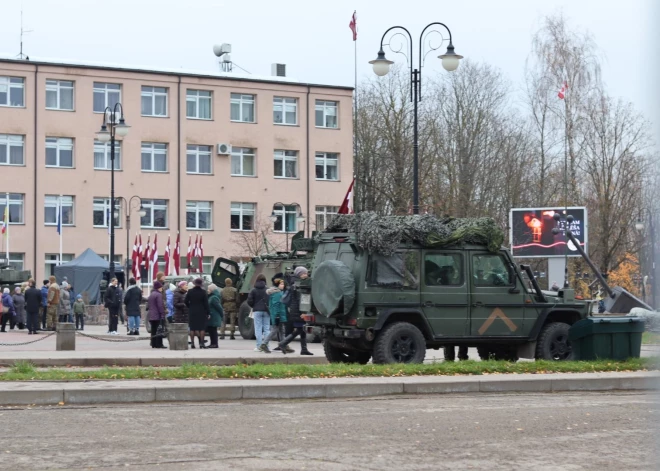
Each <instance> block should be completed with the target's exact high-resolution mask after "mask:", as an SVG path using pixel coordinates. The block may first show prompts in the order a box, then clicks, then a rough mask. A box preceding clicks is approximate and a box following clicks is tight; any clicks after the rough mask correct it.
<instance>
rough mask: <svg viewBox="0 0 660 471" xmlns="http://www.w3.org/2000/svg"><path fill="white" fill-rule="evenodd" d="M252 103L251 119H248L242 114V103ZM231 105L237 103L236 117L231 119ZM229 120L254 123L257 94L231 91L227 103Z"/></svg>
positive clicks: (255, 120) (255, 119)
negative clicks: (237, 116) (237, 115)
mask: <svg viewBox="0 0 660 471" xmlns="http://www.w3.org/2000/svg"><path fill="white" fill-rule="evenodd" d="M250 104H251V105H252V117H253V120H252V121H248V120H246V119H245V117H244V116H243V105H250ZM232 105H238V110H239V111H238V114H239V118H238V119H232V117H231V107H232ZM229 120H230V121H231V122H232V123H256V122H257V96H256V95H253V94H250V93H232V94H231V96H230V103H229Z"/></svg>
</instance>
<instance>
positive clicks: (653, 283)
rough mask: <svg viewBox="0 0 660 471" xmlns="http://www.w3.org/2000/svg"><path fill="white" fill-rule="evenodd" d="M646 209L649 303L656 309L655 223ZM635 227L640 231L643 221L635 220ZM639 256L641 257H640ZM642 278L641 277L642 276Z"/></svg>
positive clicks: (649, 211)
mask: <svg viewBox="0 0 660 471" xmlns="http://www.w3.org/2000/svg"><path fill="white" fill-rule="evenodd" d="M646 211H647V212H648V216H649V236H650V238H651V253H650V255H651V303H652V305H653V309H657V308H658V306H657V304H656V299H657V298H656V296H657V294H656V291H657V283H658V278H657V277H656V270H655V225H654V224H653V213H652V212H651V210H650V209H649V208H646ZM635 229H637V231H639V232H640V233H641V232H642V231H643V230H644V222H643V221H642V219H641V218H639V219H638V220H637V223H636V224H635ZM640 258H641V257H640ZM641 263H642V262H641V260H640V267H641ZM642 279H643V277H642Z"/></svg>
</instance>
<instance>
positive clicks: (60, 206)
mask: <svg viewBox="0 0 660 471" xmlns="http://www.w3.org/2000/svg"><path fill="white" fill-rule="evenodd" d="M58 211H59V214H58V218H59V222H60V263H59V265H62V232H64V224H62V195H60V204H59V207H58Z"/></svg>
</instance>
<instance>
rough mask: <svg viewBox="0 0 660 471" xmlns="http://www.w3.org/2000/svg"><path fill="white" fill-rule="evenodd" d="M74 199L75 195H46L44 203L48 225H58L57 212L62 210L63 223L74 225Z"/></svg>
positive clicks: (45, 220)
mask: <svg viewBox="0 0 660 471" xmlns="http://www.w3.org/2000/svg"><path fill="white" fill-rule="evenodd" d="M73 203H74V199H73V196H53V195H46V200H45V204H44V223H45V225H47V226H55V225H57V213H58V211H59V210H60V205H61V211H62V225H63V226H73V221H74V219H73V218H74V211H73V208H74V204H73Z"/></svg>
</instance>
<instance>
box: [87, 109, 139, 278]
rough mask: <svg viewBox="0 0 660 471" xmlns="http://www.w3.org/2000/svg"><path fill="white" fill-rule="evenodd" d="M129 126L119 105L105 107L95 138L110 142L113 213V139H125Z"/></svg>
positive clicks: (111, 271)
mask: <svg viewBox="0 0 660 471" xmlns="http://www.w3.org/2000/svg"><path fill="white" fill-rule="evenodd" d="M130 128H131V127H130V126H129V125H127V124H126V122H125V121H124V109H123V108H122V106H121V103H115V106H114V107H113V108H110V107H109V106H108V107H106V109H105V111H104V112H103V124H101V130H100V131H98V132H97V133H96V138H97V139H98V140H99V141H101V142H110V207H111V208H112V212H113V213H114V202H115V137H116V136H119V137H122V138H123V137H126V136H127V135H128V131H129V130H130ZM114 258H115V218H114V214H112V217H111V218H110V269H109V280H108V281H110V280H112V278H114V276H115V260H114Z"/></svg>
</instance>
